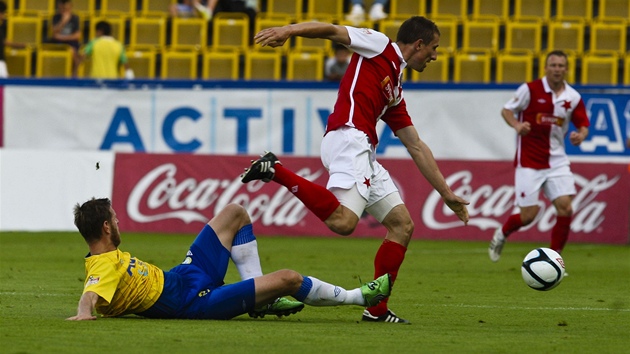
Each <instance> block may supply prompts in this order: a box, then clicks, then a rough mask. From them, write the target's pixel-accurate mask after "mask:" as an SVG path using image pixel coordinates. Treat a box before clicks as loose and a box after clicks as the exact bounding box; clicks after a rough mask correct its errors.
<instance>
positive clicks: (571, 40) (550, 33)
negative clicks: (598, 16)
mask: <svg viewBox="0 0 630 354" xmlns="http://www.w3.org/2000/svg"><path fill="white" fill-rule="evenodd" d="M547 48H548V49H549V50H554V49H562V50H563V51H565V52H572V53H575V54H576V55H582V53H583V52H584V23H583V22H581V21H560V20H554V21H550V22H549V26H548V28H547Z"/></svg>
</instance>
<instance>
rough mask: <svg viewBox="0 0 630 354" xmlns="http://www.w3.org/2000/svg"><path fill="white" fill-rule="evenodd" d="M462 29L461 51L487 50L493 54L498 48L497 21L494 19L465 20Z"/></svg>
mask: <svg viewBox="0 0 630 354" xmlns="http://www.w3.org/2000/svg"><path fill="white" fill-rule="evenodd" d="M462 29H463V37H464V38H463V41H462V50H463V51H466V52H475V51H487V52H490V53H493V54H494V53H496V52H497V50H498V49H499V22H497V21H494V20H484V21H465V22H464V24H463V26H462Z"/></svg>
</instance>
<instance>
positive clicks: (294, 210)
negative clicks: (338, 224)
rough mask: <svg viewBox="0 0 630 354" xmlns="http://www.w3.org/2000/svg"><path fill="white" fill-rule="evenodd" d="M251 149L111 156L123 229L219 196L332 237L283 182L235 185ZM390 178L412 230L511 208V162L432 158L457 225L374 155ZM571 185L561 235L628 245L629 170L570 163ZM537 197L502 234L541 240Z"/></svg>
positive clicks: (301, 163) (208, 214)
mask: <svg viewBox="0 0 630 354" xmlns="http://www.w3.org/2000/svg"><path fill="white" fill-rule="evenodd" d="M252 158H255V157H253V156H215V155H181V154H180V155H173V154H163V155H162V154H126V153H120V154H117V155H116V162H115V171H114V187H113V188H114V190H113V197H112V199H113V204H114V208H115V209H116V212H117V214H118V219H119V220H120V224H121V227H122V229H123V230H125V231H139V232H166V233H197V232H198V231H199V230H200V229H201V227H202V226H203V225H204V224H205V223H206V222H207V221H208V220H209V219H211V218H212V217H213V216H214V215H215V214H216V213H217V212H218V211H220V210H221V209H222V208H223V207H224V206H225V205H227V204H228V203H238V204H240V205H243V206H244V207H245V208H247V210H248V211H249V213H250V215H251V218H252V221H253V222H254V230H255V231H256V233H257V234H260V235H263V234H266V235H288V236H291V235H295V236H298V235H300V236H301V235H312V236H333V235H334V234H333V233H332V232H331V231H329V230H328V229H327V228H326V226H325V225H324V223H322V222H321V221H320V220H319V219H317V218H316V217H315V216H314V215H313V214H312V213H311V212H310V211H309V210H308V209H307V208H306V207H305V206H304V205H303V204H302V203H301V202H300V201H299V200H298V199H297V198H295V197H294V196H293V195H292V194H291V193H290V192H289V191H288V190H287V189H286V188H284V187H282V186H280V185H279V184H276V183H274V182H271V183H263V182H260V181H255V182H250V183H248V184H242V183H241V182H240V178H239V175H240V174H241V173H242V171H243V169H244V167H247V166H248V165H249V163H250V161H251V159H252ZM281 161H282V162H283V164H284V165H285V167H287V168H289V169H291V170H293V171H295V172H296V173H298V174H300V175H302V176H304V177H305V178H307V179H309V180H312V181H314V182H315V183H318V184H320V185H326V181H327V178H328V174H327V172H326V170H325V169H324V168H323V167H322V165H321V162H320V160H319V158H300V157H284V156H282V157H281ZM379 161H380V162H381V164H383V165H384V166H385V167H386V168H387V169H388V170H389V171H390V173H391V175H392V177H393V178H394V179H395V181H396V183H397V185H398V187H399V189H400V192H401V195H402V197H403V199H404V200H405V202H406V205H407V208H408V209H409V212H410V213H411V215H412V218H413V221H414V223H415V226H416V227H415V232H414V238H427V239H459V240H489V239H490V237H491V235H492V232H493V231H494V229H495V228H497V227H499V226H500V225H501V224H502V223H503V222H504V221H505V220H506V219H507V217H508V216H509V215H510V214H512V213H514V212H516V209H515V207H514V188H513V172H514V170H513V167H512V163H511V162H509V161H506V162H490V161H439V162H438V164H439V166H440V169H441V171H442V173H443V174H444V177H445V178H446V180H447V182H448V184H449V185H450V186H451V189H453V190H454V191H455V192H456V193H457V194H459V195H461V196H463V197H464V198H465V199H467V200H469V201H470V205H469V207H468V210H469V214H470V222H469V224H468V226H464V225H463V223H462V222H460V221H459V220H458V219H457V217H456V216H455V215H454V214H453V213H452V212H451V211H450V210H449V209H448V208H447V207H446V206H445V205H444V203H443V202H442V200H441V198H440V196H439V195H438V194H437V193H436V192H435V191H434V190H433V189H432V188H431V187H430V185H429V184H428V182H427V181H426V180H425V179H424V178H423V177H422V175H421V174H420V172H418V170H417V168H416V167H415V165H414V164H413V162H412V161H411V160H408V159H379ZM572 170H573V172H574V173H575V177H576V187H577V190H578V193H577V195H576V196H575V199H574V203H573V208H574V217H573V222H572V223H571V230H572V233H571V235H570V241H571V242H593V243H618V244H623V243H628V241H629V228H630V226H629V224H630V220H629V219H630V173H629V172H630V171H629V170H628V166H626V165H624V164H593V163H573V164H572ZM543 200H544V205H542V208H541V212H540V213H539V215H538V217H537V219H536V221H535V222H534V223H532V224H531V225H528V226H527V227H526V228H523V229H521V230H520V232H517V233H515V234H513V235H512V236H511V239H514V240H521V241H537V242H548V241H549V239H550V233H551V228H552V227H553V225H554V224H555V210H554V208H553V207H552V206H551V204H550V203H549V201H547V200H546V199H543ZM385 232H386V230H385V228H384V227H383V226H381V225H380V224H379V223H378V222H377V221H376V220H375V219H374V218H373V217H371V216H370V215H368V214H365V215H364V216H363V217H362V218H361V221H360V223H359V225H358V227H357V229H356V231H355V232H354V236H356V237H384V235H385Z"/></svg>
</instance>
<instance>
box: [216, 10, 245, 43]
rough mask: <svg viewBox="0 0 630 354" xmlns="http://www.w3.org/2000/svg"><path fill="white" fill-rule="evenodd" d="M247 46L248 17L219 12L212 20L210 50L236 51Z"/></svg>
mask: <svg viewBox="0 0 630 354" xmlns="http://www.w3.org/2000/svg"><path fill="white" fill-rule="evenodd" d="M248 46H249V17H247V15H246V14H244V13H240V12H220V13H218V14H216V15H215V16H214V18H213V19H212V48H213V49H236V50H239V51H241V52H243V51H245V50H246V49H247V47H248Z"/></svg>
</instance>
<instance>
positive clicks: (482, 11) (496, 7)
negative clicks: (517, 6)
mask: <svg viewBox="0 0 630 354" xmlns="http://www.w3.org/2000/svg"><path fill="white" fill-rule="evenodd" d="M472 7H473V8H472V14H471V18H472V19H473V20H476V21H477V20H486V19H493V20H496V21H499V22H504V21H506V20H507V18H508V16H509V14H510V2H509V0H473V5H472Z"/></svg>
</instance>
